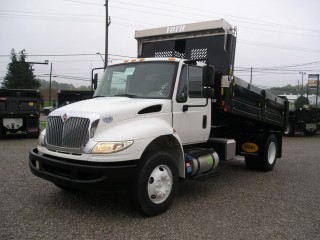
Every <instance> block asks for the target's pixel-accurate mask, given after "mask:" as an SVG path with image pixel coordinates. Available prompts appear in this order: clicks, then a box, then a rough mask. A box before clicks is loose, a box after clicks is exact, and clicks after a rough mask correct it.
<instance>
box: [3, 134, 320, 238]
mask: <svg viewBox="0 0 320 240" xmlns="http://www.w3.org/2000/svg"><path fill="white" fill-rule="evenodd" d="M35 145H36V140H34V139H33V140H32V139H26V138H21V136H20V138H17V137H11V138H9V139H6V140H0V159H1V165H2V166H1V169H0V182H1V185H0V203H1V204H0V239H55V240H58V239H63V240H65V239H86V240H88V239H246V240H247V239H320V200H319V199H320V177H319V176H320V173H319V172H320V158H319V156H320V135H317V136H315V137H304V136H296V137H295V138H284V147H283V149H284V152H283V158H282V159H280V160H278V162H277V164H276V167H275V168H274V170H273V171H271V172H268V173H262V172H255V171H249V170H247V169H246V166H245V163H244V161H243V160H234V161H228V162H223V163H221V166H220V168H219V169H220V170H219V175H218V176H215V177H213V178H211V179H209V180H207V181H205V182H199V181H189V180H188V181H184V182H181V183H180V185H179V192H178V196H177V197H176V199H175V201H174V203H173V205H172V207H171V208H170V209H169V211H167V212H165V213H164V214H162V215H159V216H156V217H152V218H150V217H144V216H142V215H141V214H139V213H138V212H136V211H135V209H134V208H133V207H132V205H131V203H130V198H129V196H128V195H127V194H126V193H125V192H79V191H74V192H64V191H62V190H60V189H59V188H57V187H55V186H54V185H53V184H52V183H50V182H47V181H45V180H42V179H40V178H37V177H35V176H33V175H32V174H31V173H30V170H29V167H28V151H29V149H31V148H32V147H34V146H35Z"/></svg>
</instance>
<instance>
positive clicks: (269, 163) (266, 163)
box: [245, 134, 278, 172]
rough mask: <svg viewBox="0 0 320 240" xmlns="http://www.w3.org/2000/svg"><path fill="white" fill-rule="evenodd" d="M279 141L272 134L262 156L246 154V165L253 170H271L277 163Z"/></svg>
mask: <svg viewBox="0 0 320 240" xmlns="http://www.w3.org/2000/svg"><path fill="white" fill-rule="evenodd" d="M277 151H278V141H277V138H276V136H275V135H273V134H271V135H269V137H268V138H267V141H266V143H265V145H264V149H263V153H262V156H260V157H256V156H246V158H245V162H246V166H247V168H249V169H252V170H260V171H265V172H268V171H271V170H272V169H273V167H274V165H275V164H276V160H277Z"/></svg>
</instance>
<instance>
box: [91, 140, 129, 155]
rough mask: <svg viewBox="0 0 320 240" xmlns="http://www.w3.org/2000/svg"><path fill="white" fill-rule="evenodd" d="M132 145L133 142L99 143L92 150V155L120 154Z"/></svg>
mask: <svg viewBox="0 0 320 240" xmlns="http://www.w3.org/2000/svg"><path fill="white" fill-rule="evenodd" d="M132 144H133V141H124V142H99V143H98V144H97V145H96V146H95V147H94V148H93V149H92V153H114V152H120V151H122V150H124V149H126V148H128V147H130V146H131V145H132Z"/></svg>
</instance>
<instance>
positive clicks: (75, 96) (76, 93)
mask: <svg viewBox="0 0 320 240" xmlns="http://www.w3.org/2000/svg"><path fill="white" fill-rule="evenodd" d="M93 93H94V92H93V91H82V90H59V91H58V107H62V106H65V105H68V104H70V103H74V102H78V101H82V100H86V99H90V98H92V96H93ZM56 108H57V107H56V106H49V107H45V108H43V109H42V112H43V113H44V115H46V116H48V115H49V114H50V113H51V112H52V111H53V110H55V109H56Z"/></svg>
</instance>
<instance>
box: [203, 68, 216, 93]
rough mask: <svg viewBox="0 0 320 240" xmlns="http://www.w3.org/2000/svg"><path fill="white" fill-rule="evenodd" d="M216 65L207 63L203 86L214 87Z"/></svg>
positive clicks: (204, 70)
mask: <svg viewBox="0 0 320 240" xmlns="http://www.w3.org/2000/svg"><path fill="white" fill-rule="evenodd" d="M214 73H215V70H214V66H211V65H207V66H204V67H203V70H202V86H203V87H210V88H213V84H214Z"/></svg>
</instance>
